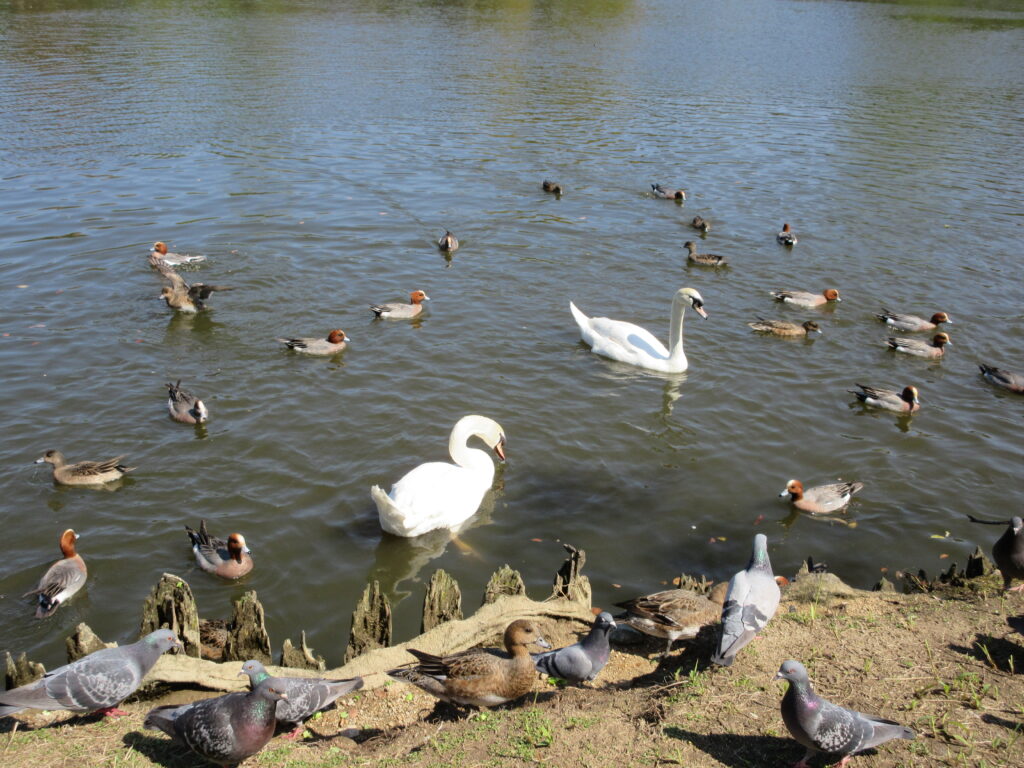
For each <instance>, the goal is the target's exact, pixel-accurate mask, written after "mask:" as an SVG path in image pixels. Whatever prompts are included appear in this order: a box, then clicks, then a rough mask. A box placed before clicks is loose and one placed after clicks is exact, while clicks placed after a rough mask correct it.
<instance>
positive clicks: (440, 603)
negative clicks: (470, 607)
mask: <svg viewBox="0 0 1024 768" xmlns="http://www.w3.org/2000/svg"><path fill="white" fill-rule="evenodd" d="M461 618H462V591H461V590H460V589H459V584H458V582H457V581H455V579H453V578H452V577H451V576H449V575H448V574H447V573H446V572H445V571H444V570H442V569H441V568H438V569H437V570H436V571H434V575H433V576H431V577H430V583H429V584H427V593H426V594H425V595H424V596H423V620H422V621H421V622H420V634H423V633H424V632H426V631H428V630H431V629H433V628H434V627H436V626H437V625H439V624H444V623H445V622H446V621H453V620H454V621H458V620H459V619H461Z"/></svg>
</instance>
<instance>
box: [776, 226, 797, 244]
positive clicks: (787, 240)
mask: <svg viewBox="0 0 1024 768" xmlns="http://www.w3.org/2000/svg"><path fill="white" fill-rule="evenodd" d="M775 239H776V240H777V241H778V242H779V245H789V246H794V245H796V244H797V242H798V240H797V239H796V235H794V234H793V232H792V230H790V228H789V224H783V225H782V231H781V232H779V234H777V235H776V236H775Z"/></svg>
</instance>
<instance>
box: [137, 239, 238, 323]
mask: <svg viewBox="0 0 1024 768" xmlns="http://www.w3.org/2000/svg"><path fill="white" fill-rule="evenodd" d="M149 263H150V265H151V266H152V267H154V268H155V269H156V271H157V272H159V273H160V275H161V277H163V278H164V280H166V281H167V282H168V283H169V285H165V286H164V287H163V290H162V291H160V298H161V299H163V300H164V301H166V302H167V306H168V307H170V308H171V309H177V310H178V311H180V312H198V311H199V310H201V309H206V300H207V299H208V298H210V294H212V293H213V292H214V291H233V290H234V288H233V287H231V286H228V285H206V284H205V283H194V284H192V285H189V284H188V283H186V282H185V278H183V277H182V276H181V275H179V274H178V273H177V272H175V271H174V270H173V269H171V268H170V266H169V265H168V264H167V262H165V261H164V260H163V259H161V258H160V255H159V253H157V252H156V251H154V252H153V253H152V254H151V255H150V257H149Z"/></svg>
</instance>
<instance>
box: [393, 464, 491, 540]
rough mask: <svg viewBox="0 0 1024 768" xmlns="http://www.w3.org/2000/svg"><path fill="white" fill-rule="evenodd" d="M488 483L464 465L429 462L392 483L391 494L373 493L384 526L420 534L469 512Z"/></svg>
mask: <svg viewBox="0 0 1024 768" xmlns="http://www.w3.org/2000/svg"><path fill="white" fill-rule="evenodd" d="M489 485H490V482H489V478H486V477H483V478H481V477H480V476H479V475H478V473H475V472H473V471H471V470H469V469H466V468H464V467H459V466H456V465H455V464H446V463H444V462H429V463H427V464H420V466H418V467H416V468H415V469H413V470H412V471H411V472H409V473H408V474H407V475H406V476H405V477H403V478H402V479H401V480H399V481H398V482H397V483H395V484H394V485H393V486H392V487H391V493H390V494H387V495H386V496H385V495H384V494H382V493H381V494H377V493H374V501H376V502H377V511H378V512H379V513H380V522H381V527H382V528H384V530H386V531H388V532H389V533H393V534H395V535H397V536H419V535H420V534H422V533H426V532H427V531H432V530H434V529H435V528H452V527H454V526H456V525H458V524H459V523H461V522H463V521H464V520H466V519H467V518H468V517H470V516H472V515H473V514H474V513H475V512H476V510H477V508H478V507H479V506H480V501H481V500H482V499H483V496H484V494H485V493H486V492H487V488H488V487H489ZM382 497H383V498H382ZM389 502H390V503H389Z"/></svg>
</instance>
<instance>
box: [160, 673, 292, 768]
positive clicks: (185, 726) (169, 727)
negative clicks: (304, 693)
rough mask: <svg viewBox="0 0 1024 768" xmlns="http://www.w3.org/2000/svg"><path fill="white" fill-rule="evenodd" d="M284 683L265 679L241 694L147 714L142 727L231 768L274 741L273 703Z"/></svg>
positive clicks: (170, 707)
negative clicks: (161, 734)
mask: <svg viewBox="0 0 1024 768" xmlns="http://www.w3.org/2000/svg"><path fill="white" fill-rule="evenodd" d="M284 689H285V684H284V682H283V681H280V680H278V679H277V678H274V677H267V678H265V679H264V680H263V681H261V682H260V683H259V684H258V685H257V686H256V687H255V688H253V689H252V690H251V691H248V692H246V693H228V694H225V695H224V696H217V697H216V698H213V699H203V700H201V701H196V702H193V703H191V704H185V705H183V706H175V705H173V704H171V705H168V706H163V707H157V708H156V709H153V710H150V712H149V714H148V715H146V720H145V721H144V722H143V724H142V726H143V728H149V729H150V730H154V731H156V730H159V731H163V732H164V733H166V734H167V735H168V736H170V737H171V738H172V739H173V740H174V741H176V742H178V743H179V744H181V745H183V746H185V747H188V748H189V749H191V750H192V751H193V752H195V753H196V754H198V755H201V756H202V757H205V758H206V759H207V760H209V761H210V762H212V763H218V764H220V765H235V764H236V763H240V762H242V761H243V760H245V759H246V758H247V757H249V756H251V755H255V754H256V753H257V752H259V751H260V750H261V749H263V747H264V746H265V745H266V744H267V742H268V741H270V740H271V739H272V738H273V737H274V728H275V726H276V725H277V718H276V717H275V711H276V705H277V702H278V701H280V700H281V699H285V698H287V696H286V694H285V693H284Z"/></svg>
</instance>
